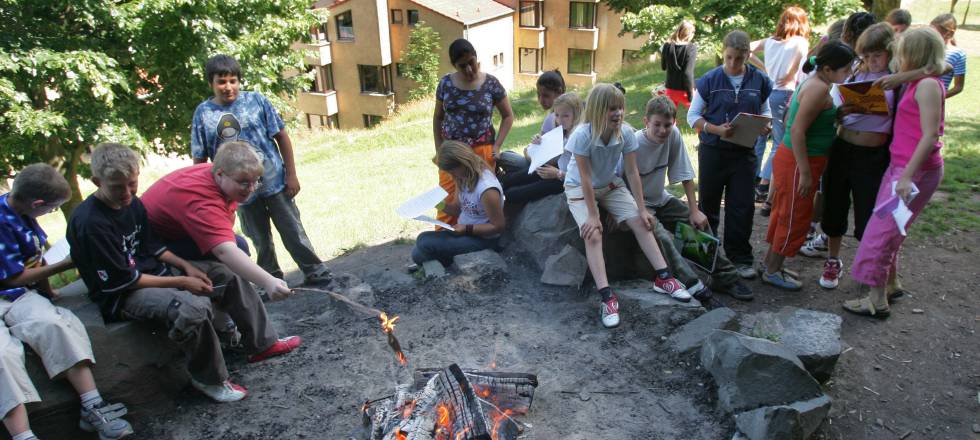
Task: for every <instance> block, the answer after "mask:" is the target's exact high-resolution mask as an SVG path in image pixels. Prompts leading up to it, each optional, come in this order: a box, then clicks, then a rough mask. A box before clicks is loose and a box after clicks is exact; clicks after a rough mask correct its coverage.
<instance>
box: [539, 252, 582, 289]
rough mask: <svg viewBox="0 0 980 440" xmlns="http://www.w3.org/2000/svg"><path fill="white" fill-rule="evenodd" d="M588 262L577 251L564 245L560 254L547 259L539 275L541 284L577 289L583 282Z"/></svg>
mask: <svg viewBox="0 0 980 440" xmlns="http://www.w3.org/2000/svg"><path fill="white" fill-rule="evenodd" d="M588 271H589V262H588V261H587V260H586V259H585V255H582V253H581V252H579V251H578V249H575V248H574V247H572V246H571V245H568V244H566V245H565V247H564V248H562V250H561V252H559V253H557V254H555V255H552V256H550V257H548V260H547V261H545V264H544V272H543V273H541V282H542V283H544V284H551V285H553V286H568V287H579V286H581V285H582V281H585V274H586V273H588Z"/></svg>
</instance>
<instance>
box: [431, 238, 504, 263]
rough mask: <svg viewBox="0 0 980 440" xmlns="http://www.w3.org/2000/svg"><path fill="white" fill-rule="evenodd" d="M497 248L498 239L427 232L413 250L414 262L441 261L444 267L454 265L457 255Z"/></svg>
mask: <svg viewBox="0 0 980 440" xmlns="http://www.w3.org/2000/svg"><path fill="white" fill-rule="evenodd" d="M496 247H497V239H496V238H483V237H477V236H475V235H456V234H454V233H453V232H452V231H446V230H443V231H425V232H423V233H421V234H419V237H418V238H417V239H416V240H415V247H413V248H412V261H414V262H415V264H422V263H423V262H426V261H429V260H439V262H440V263H442V265H443V266H449V265H450V264H453V257H455V256H456V255H462V254H468V253H470V252H476V251H481V250H483V249H493V248H496Z"/></svg>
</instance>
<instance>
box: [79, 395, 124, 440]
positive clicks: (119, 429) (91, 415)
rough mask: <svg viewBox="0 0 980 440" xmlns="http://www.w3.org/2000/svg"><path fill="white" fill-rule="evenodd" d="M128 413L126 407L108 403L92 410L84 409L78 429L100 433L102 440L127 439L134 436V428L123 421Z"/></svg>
mask: <svg viewBox="0 0 980 440" xmlns="http://www.w3.org/2000/svg"><path fill="white" fill-rule="evenodd" d="M127 412H128V411H127V410H126V405H123V404H121V403H109V402H106V401H103V402H102V403H100V404H98V405H96V406H93V407H91V408H85V407H82V413H81V416H80V417H79V419H78V427H79V428H80V429H81V430H82V431H85V432H98V433H99V439H100V440H115V439H120V438H123V437H127V436H130V435H132V434H133V427H132V426H131V425H130V424H129V422H127V421H125V420H123V419H122V416H124V415H126V413H127Z"/></svg>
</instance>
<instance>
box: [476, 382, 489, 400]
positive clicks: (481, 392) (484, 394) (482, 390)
mask: <svg viewBox="0 0 980 440" xmlns="http://www.w3.org/2000/svg"><path fill="white" fill-rule="evenodd" d="M473 392H474V393H476V395H477V396H479V397H480V398H483V399H486V398H488V397H490V387H484V386H480V385H473Z"/></svg>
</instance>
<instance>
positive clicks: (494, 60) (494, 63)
mask: <svg viewBox="0 0 980 440" xmlns="http://www.w3.org/2000/svg"><path fill="white" fill-rule="evenodd" d="M499 64H500V63H498V62H497V55H496V54H494V55H493V65H494V66H497V65H499Z"/></svg>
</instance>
